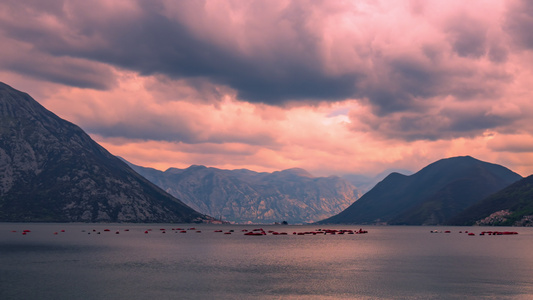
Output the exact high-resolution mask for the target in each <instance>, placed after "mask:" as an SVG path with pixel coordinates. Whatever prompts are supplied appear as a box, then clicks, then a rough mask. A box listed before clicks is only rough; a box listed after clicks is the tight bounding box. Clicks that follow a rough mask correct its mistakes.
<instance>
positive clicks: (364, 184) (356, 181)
mask: <svg viewBox="0 0 533 300" xmlns="http://www.w3.org/2000/svg"><path fill="white" fill-rule="evenodd" d="M390 173H400V174H403V175H411V174H413V172H411V171H409V170H404V169H388V170H385V171H383V172H381V173H379V174H377V175H376V176H374V177H370V176H366V175H363V174H345V175H342V176H341V178H342V179H345V180H346V181H348V182H349V183H351V184H352V185H354V186H356V187H357V190H358V191H360V192H361V193H366V192H368V191H369V190H371V189H372V188H373V187H374V186H376V184H378V183H379V182H380V181H382V180H383V179H385V177H387V176H388V175H389V174H390Z"/></svg>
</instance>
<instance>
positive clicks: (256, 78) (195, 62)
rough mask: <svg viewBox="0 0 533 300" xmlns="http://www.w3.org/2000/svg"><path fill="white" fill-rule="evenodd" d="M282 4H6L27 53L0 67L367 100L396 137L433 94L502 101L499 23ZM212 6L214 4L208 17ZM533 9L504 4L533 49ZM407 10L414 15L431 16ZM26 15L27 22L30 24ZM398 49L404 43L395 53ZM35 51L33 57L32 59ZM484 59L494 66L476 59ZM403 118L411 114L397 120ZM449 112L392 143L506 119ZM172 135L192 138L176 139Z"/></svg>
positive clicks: (267, 99)
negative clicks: (114, 71) (122, 73)
mask: <svg viewBox="0 0 533 300" xmlns="http://www.w3.org/2000/svg"><path fill="white" fill-rule="evenodd" d="M280 3H281V2H276V1H273V2H263V1H258V2H253V1H252V2H249V3H247V5H242V3H239V2H231V1H228V2H217V1H214V2H203V1H180V2H165V1H155V0H154V1H129V2H108V1H102V2H98V1H94V2H93V1H63V2H59V1H57V2H53V3H50V4H48V3H47V2H46V3H43V2H41V1H35V2H18V1H10V2H5V3H4V4H3V5H2V8H4V9H5V10H6V11H8V13H7V14H4V15H3V16H2V18H0V25H1V27H2V31H3V34H4V35H6V36H8V37H9V38H10V39H12V40H13V41H16V42H17V43H20V44H22V45H31V48H30V49H29V51H28V52H27V55H25V56H24V55H22V56H15V55H12V57H15V58H16V59H15V60H14V62H13V63H10V64H5V63H4V65H7V66H8V67H9V68H10V69H11V70H15V71H19V72H21V73H25V74H32V75H33V76H37V77H41V78H47V79H48V80H50V81H55V82H62V83H65V84H68V85H73V86H80V87H93V88H99V89H105V88H108V87H109V86H111V85H112V82H113V80H112V79H111V77H112V76H111V75H110V74H111V71H110V70H109V68H107V67H103V66H99V65H98V64H96V66H90V65H89V64H87V62H97V63H99V64H101V65H105V64H108V65H110V66H118V67H120V68H124V69H127V70H133V71H135V72H138V73H140V74H142V75H164V76H166V77H169V78H171V79H191V82H194V80H198V81H208V82H210V83H212V84H219V85H224V86H229V87H231V88H232V89H234V90H235V92H236V93H237V98H238V99H239V100H245V101H249V102H261V103H267V104H272V105H283V104H285V103H287V102H295V101H302V103H307V101H308V100H318V101H338V100H344V99H347V98H357V99H361V100H363V101H366V104H368V105H369V106H370V107H371V108H372V113H373V114H375V115H376V116H377V117H378V118H383V119H382V120H381V119H380V120H381V121H382V123H383V124H389V125H391V124H396V125H397V127H398V128H403V129H405V130H407V129H412V128H416V127H417V126H422V125H421V124H423V123H424V122H425V120H426V119H425V118H426V115H431V111H434V110H435V107H438V101H436V100H435V99H436V98H439V99H441V100H442V99H444V98H446V97H451V98H453V99H456V101H482V100H481V99H487V100H488V101H490V100H493V99H494V98H495V97H497V96H498V95H499V93H500V89H501V86H502V84H505V83H507V82H509V81H511V80H512V78H510V77H511V75H509V74H505V71H502V70H500V69H498V68H499V66H498V64H500V63H503V62H505V61H506V59H507V55H508V49H507V48H506V47H505V46H502V45H501V43H499V42H500V41H499V40H498V39H497V38H494V36H497V34H498V31H497V30H498V28H499V26H493V27H490V28H488V27H487V26H489V25H490V22H491V21H492V20H487V19H486V18H483V16H481V15H473V14H475V13H471V14H469V13H467V12H463V11H459V12H457V13H455V12H454V13H452V14H451V15H450V16H446V17H445V18H443V20H444V21H442V22H441V23H439V22H435V23H431V22H428V21H427V20H425V21H423V20H421V22H420V24H421V26H426V27H428V28H429V29H428V32H430V33H435V32H437V33H438V34H435V36H433V35H431V34H427V33H425V32H424V31H421V33H420V35H418V34H413V33H412V32H411V30H413V32H417V31H416V28H411V27H410V25H403V24H401V20H400V21H398V23H394V22H389V19H388V18H386V19H387V22H382V23H380V22H379V21H374V20H375V19H374V18H376V19H379V17H382V18H384V19H385V17H390V15H387V10H386V9H385V7H381V12H379V13H378V11H379V10H374V13H375V15H372V14H365V13H363V12H361V11H359V8H356V9H354V11H355V12H354V13H353V14H349V15H347V16H348V17H345V19H349V20H348V21H350V22H351V21H354V23H353V24H352V25H350V26H344V27H342V26H341V25H342V24H343V23H342V22H341V21H342V20H340V19H339V20H337V19H336V18H334V17H333V18H331V19H330V20H329V23H326V20H324V18H325V17H328V13H330V11H328V10H327V9H330V7H329V6H328V2H320V1H310V2H309V1H292V2H290V3H289V4H288V5H285V4H283V5H281V4H280ZM0 5H1V4H0ZM213 5H215V6H216V5H219V6H221V7H220V9H217V8H219V7H216V9H214V10H211V11H209V7H210V6H213ZM284 5H285V6H284ZM237 6H239V7H238V8H237ZM243 7H245V8H243ZM272 7H275V9H273V8H272ZM279 7H281V8H279ZM376 7H378V8H379V7H380V5H379V3H378V4H376ZM532 7H533V5H529V4H528V3H527V2H523V3H517V4H516V5H515V6H512V7H511V9H510V10H509V13H508V14H509V17H508V18H507V23H506V28H507V29H508V31H509V32H510V34H512V35H513V37H514V38H515V39H516V40H517V41H520V43H521V44H523V45H525V46H528V45H531V46H532V47H533V36H532V34H531V33H530V31H529V28H530V27H531V26H527V25H531V24H533V23H532V22H533V20H532V19H531V14H529V13H528V12H530V11H532V10H533V9H532ZM239 9H240V10H239ZM339 11H340V12H342V13H344V11H343V9H338V10H337V11H335V13H338V12H339ZM415 11H416V14H417V15H418V16H419V18H422V17H424V15H423V14H425V13H426V12H427V11H430V10H428V9H426V8H423V7H419V8H417V9H416V10H415ZM380 13H384V15H380ZM411 13H412V12H407V14H409V15H411ZM333 15H334V14H333ZM9 16H11V17H9ZM339 16H344V15H342V14H339ZM396 17H398V19H401V17H400V16H396ZM359 18H361V20H363V21H360V19H359ZM409 18H411V17H409ZM428 18H429V17H428ZM28 19H30V20H31V21H33V22H36V23H32V25H28ZM344 21H346V20H344ZM366 21H368V22H366ZM369 22H375V23H369ZM350 24H351V23H350ZM384 24H385V25H384ZM406 24H407V23H406ZM326 25H328V26H326ZM371 25H375V28H374V26H371ZM417 25H418V23H417ZM396 27H398V28H396ZM325 28H327V30H326V29H325ZM342 30H346V33H342ZM490 30H493V35H492V36H491V35H490V34H489V33H490V32H491V31H490ZM339 32H341V33H342V34H341V35H340V37H339V36H336V34H338V33H339ZM417 33H418V32H417ZM404 36H405V37H404ZM410 38H411V39H412V43H411V40H409V39H410ZM405 40H407V41H408V42H407V43H406V42H405ZM328 41H329V43H330V44H328V43H327V42H328ZM404 44H406V45H404ZM396 45H404V46H403V48H402V47H398V48H399V49H397V47H396ZM326 46H327V47H326ZM338 49H341V50H343V51H339V52H336V51H337V50H338ZM339 53H340V54H339ZM11 54H13V53H11ZM32 54H37V55H36V57H39V55H40V57H41V58H40V59H39V60H38V61H32V60H31V56H32ZM336 55H342V56H340V57H336ZM26 58H29V59H28V60H25V59H26ZM47 58H50V61H49V62H45V60H46V59H47ZM487 58H488V61H491V62H496V63H494V64H483V63H480V62H481V61H483V60H484V59H487ZM54 72H55V73H54ZM483 101H484V100H483ZM441 111H442V110H441ZM401 112H412V113H416V114H419V115H418V116H415V117H408V116H402V118H396V116H395V114H398V113H401ZM389 115H391V116H389ZM459 115H460V114H459ZM459 115H458V116H459ZM458 116H452V115H447V114H445V115H444V119H445V120H446V121H447V122H448V123H446V124H445V125H443V124H441V125H439V126H444V127H439V126H436V127H435V128H433V129H434V133H428V132H427V131H428V130H426V129H428V128H432V127H431V126H429V127H428V126H426V127H425V128H424V129H423V130H422V132H420V130H419V131H416V130H415V131H413V132H414V133H412V134H411V133H407V134H398V136H404V137H406V138H407V139H412V138H413V137H421V138H424V137H425V138H429V139H434V138H435V139H436V138H438V136H439V134H441V133H438V130H439V129H442V136H448V135H453V136H455V134H453V133H452V132H456V133H457V135H460V134H463V133H464V131H465V130H466V131H468V132H477V131H478V129H479V130H481V128H482V127H484V126H485V127H489V128H490V127H491V126H498V124H500V122H503V121H501V120H497V118H495V117H489V116H486V115H483V114H479V115H470V117H471V118H470V119H468V120H467V119H465V120H462V121H461V120H460V118H459V117H458ZM372 125H373V126H374V125H375V124H372ZM391 126H392V125H391ZM126 127H128V126H120V125H117V126H116V128H109V130H110V131H109V132H110V133H111V132H116V135H120V132H124V134H125V135H127V136H129V137H133V136H135V135H136V136H138V137H140V138H142V137H144V136H145V135H146V136H148V135H150V136H152V138H155V139H158V137H157V136H154V131H153V130H150V131H148V130H146V134H145V135H143V134H142V132H144V131H143V130H142V129H138V133H137V134H134V133H133V132H131V133H128V132H127V130H128V129H127V128H126ZM157 127H158V126H155V128H157ZM183 128H185V129H187V130H190V129H188V128H186V127H183ZM185 129H184V131H185ZM94 130H96V129H94ZM99 132H100V131H99ZM178 132H179V130H178ZM189 132H194V130H190V131H189ZM385 132H387V131H385ZM161 134H162V135H164V137H165V138H166V139H168V135H167V134H170V135H172V134H171V133H168V132H166V131H165V130H163V131H162V133H161ZM155 135H157V134H155ZM175 139H177V140H184V141H191V142H193V141H194V138H191V137H189V136H187V135H186V134H181V133H177V135H176V136H175Z"/></svg>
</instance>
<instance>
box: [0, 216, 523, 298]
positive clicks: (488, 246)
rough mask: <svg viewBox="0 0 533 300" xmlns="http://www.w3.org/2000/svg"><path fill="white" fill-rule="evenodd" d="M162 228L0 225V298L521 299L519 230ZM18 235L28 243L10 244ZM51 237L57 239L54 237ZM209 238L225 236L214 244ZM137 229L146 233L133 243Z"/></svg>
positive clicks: (138, 231)
mask: <svg viewBox="0 0 533 300" xmlns="http://www.w3.org/2000/svg"><path fill="white" fill-rule="evenodd" d="M162 226H163V227H169V228H170V227H176V226H177V225H168V224H165V225H146V224H136V225H131V224H128V225H123V224H121V225H118V224H97V225H93V224H69V225H65V224H39V225H36V224H1V225H0V229H1V231H0V237H1V239H0V253H2V255H1V256H0V263H1V265H2V269H1V270H0V286H2V287H8V288H2V289H0V298H1V299H21V298H26V299H32V298H33V299H66V298H69V299H103V298H107V299H110V298H113V299H146V298H149V297H152V298H157V299H177V298H179V299H198V298H206V299H213V298H217V299H242V298H246V299H249V298H261V299H263V298H266V299H268V298H272V299H279V298H284V299H286V298H304V299H309V298H311V299H313V298H316V299H325V298H332V299H339V298H347V299H353V298H391V299H393V298H394V299H395V298H409V299H417V298H419V299H431V298H437V299H441V298H464V297H483V298H495V299H502V298H513V299H514V298H521V297H524V298H527V297H530V296H533V281H532V278H533V276H532V275H533V257H532V256H531V255H530V252H529V249H531V247H532V246H533V242H532V239H531V237H532V236H533V231H532V230H531V229H529V228H523V229H520V230H519V231H520V234H519V235H517V236H494V237H493V236H483V237H482V236H474V237H471V236H467V235H466V234H464V233H459V231H464V230H465V229H464V228H452V233H450V234H431V233H430V232H429V231H430V229H429V228H427V227H369V228H365V229H368V230H369V233H368V234H364V235H305V236H299V235H292V231H309V230H315V229H316V228H315V227H314V226H302V227H292V226H289V227H286V226H277V227H275V226H270V227H268V229H273V230H277V231H289V232H290V233H291V234H289V235H286V236H281V235H278V236H273V235H266V236H245V235H244V234H243V233H242V232H240V229H241V228H247V229H249V230H250V229H252V228H254V227H253V226H214V225H201V226H197V227H199V228H198V229H199V230H201V231H202V232H201V233H197V232H196V230H195V231H187V233H180V231H176V230H174V231H173V230H169V229H167V230H166V231H165V233H162V232H161V231H159V229H160V227H162ZM185 226H187V225H184V227H185ZM26 227H31V233H29V234H27V235H25V236H22V235H21V234H20V231H21V230H23V228H26ZM109 227H111V230H110V231H109V232H104V231H103V230H104V229H106V228H109ZM60 228H64V230H65V232H61V233H60V234H58V235H54V234H53V232H57V231H58V230H60ZM219 228H221V229H222V230H223V232H228V231H229V230H232V229H233V230H234V232H233V233H232V234H231V235H225V234H223V232H222V233H220V232H214V231H215V230H217V229H219ZM343 228H346V227H343ZM93 229H94V230H95V231H93ZM126 229H129V231H125V230H126ZM147 229H152V231H150V232H149V233H148V234H145V233H144V232H145V231H146V230H147ZM349 229H355V230H357V229H359V227H354V228H349ZM12 230H15V231H18V232H17V233H12V232H11V231H12ZM466 230H467V229H466ZM470 230H472V228H470ZM514 230H515V231H516V228H515V229H514ZM116 231H119V234H116V233H115V232H116ZM478 231H481V228H479V229H478ZM94 232H101V234H100V235H97V234H94ZM28 283H31V284H28Z"/></svg>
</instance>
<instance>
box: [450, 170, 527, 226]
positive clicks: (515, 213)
mask: <svg viewBox="0 0 533 300" xmlns="http://www.w3.org/2000/svg"><path fill="white" fill-rule="evenodd" d="M449 223H450V224H451V225H483V226H533V175H530V176H528V177H526V178H524V179H522V180H519V181H517V182H515V183H513V184H511V185H510V186H508V187H506V188H504V189H503V190H501V191H499V192H496V193H494V194H492V195H490V196H489V197H487V198H485V199H483V200H481V201H479V202H478V203H476V204H474V205H472V206H471V207H469V208H468V209H466V210H465V211H464V212H462V213H461V214H459V215H458V216H457V217H455V218H454V219H452V220H451V221H450V222H449Z"/></svg>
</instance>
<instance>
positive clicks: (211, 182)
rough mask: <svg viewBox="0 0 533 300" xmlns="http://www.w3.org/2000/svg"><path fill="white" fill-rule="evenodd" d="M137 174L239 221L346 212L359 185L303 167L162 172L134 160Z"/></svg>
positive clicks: (199, 207) (207, 211) (199, 208)
mask: <svg viewBox="0 0 533 300" xmlns="http://www.w3.org/2000/svg"><path fill="white" fill-rule="evenodd" d="M130 166H131V167H132V168H133V169H134V170H135V171H137V172H138V173H139V174H141V175H143V176H144V177H146V178H147V179H148V180H150V181H151V182H153V183H155V184H157V185H158V186H159V187H161V188H162V189H164V190H165V191H167V192H168V193H170V194H172V195H174V196H175V197H177V198H179V199H181V200H182V201H183V202H184V203H186V204H187V205H188V206H190V207H192V208H194V209H195V210H197V211H199V212H202V213H204V214H208V215H212V216H215V217H221V218H222V219H223V220H225V221H231V222H237V223H247V222H252V223H273V222H282V221H287V222H289V223H291V224H294V223H308V222H314V221H317V220H321V219H324V218H326V217H329V216H332V215H334V214H337V213H339V212H341V211H342V210H344V209H345V208H346V207H348V206H349V205H350V204H352V203H353V202H354V201H356V200H357V199H358V197H359V192H358V191H357V188H356V187H354V186H353V185H351V184H350V183H348V182H347V181H345V180H343V179H341V178H339V177H336V176H332V177H313V176H312V175H311V174H309V173H308V172H307V171H305V170H303V169H289V170H284V171H278V172H273V173H258V172H254V171H250V170H244V169H242V170H221V169H216V168H208V167H205V166H191V167H189V168H187V169H176V168H170V169H168V170H166V171H164V172H163V171H159V170H155V169H151V168H144V167H140V166H136V165H133V164H130Z"/></svg>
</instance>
